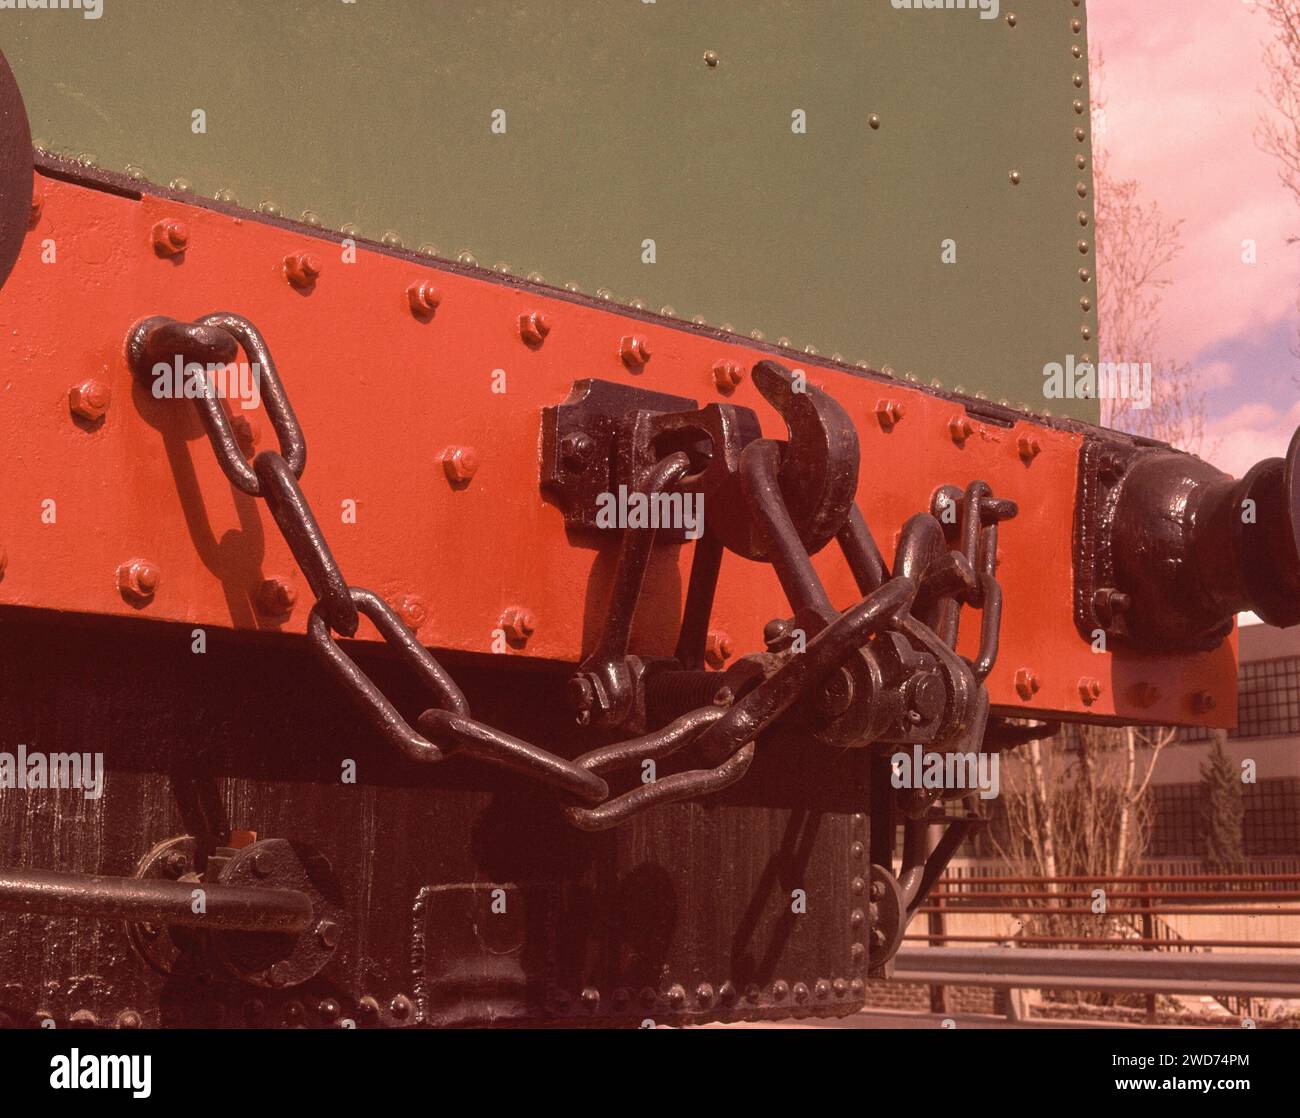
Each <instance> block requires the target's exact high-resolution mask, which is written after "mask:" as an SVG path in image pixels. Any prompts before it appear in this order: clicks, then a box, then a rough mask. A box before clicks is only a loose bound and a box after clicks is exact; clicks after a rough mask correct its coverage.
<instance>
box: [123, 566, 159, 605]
mask: <svg viewBox="0 0 1300 1118" xmlns="http://www.w3.org/2000/svg"><path fill="white" fill-rule="evenodd" d="M161 579H162V572H161V571H160V570H159V569H158V568H157V567H156V566H154V564H152V563H150V562H149V561H148V560H147V559H128V560H127V561H126V562H125V563H123V564H121V565H120V566H119V567H118V568H117V588H118V590H120V591H121V592H122V596H123V597H124V598H127V599H129V600H130V601H134V602H139V603H144V602H150V601H152V600H153V596H154V594H155V593H156V592H157V590H158V583H159V582H160V581H161Z"/></svg>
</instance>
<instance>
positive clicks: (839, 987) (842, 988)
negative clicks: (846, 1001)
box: [831, 978, 849, 998]
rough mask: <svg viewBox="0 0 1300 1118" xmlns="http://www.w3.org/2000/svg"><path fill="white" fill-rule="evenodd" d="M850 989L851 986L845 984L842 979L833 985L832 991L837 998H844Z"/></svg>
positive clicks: (838, 979) (835, 981)
mask: <svg viewBox="0 0 1300 1118" xmlns="http://www.w3.org/2000/svg"><path fill="white" fill-rule="evenodd" d="M848 988H849V984H848V983H847V982H845V981H844V979H842V978H837V979H835V980H834V981H833V982H832V983H831V989H832V990H834V991H835V996H836V997H837V998H842V997H844V995H845V993H846V992H847V991H848Z"/></svg>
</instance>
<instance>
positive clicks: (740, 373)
mask: <svg viewBox="0 0 1300 1118" xmlns="http://www.w3.org/2000/svg"><path fill="white" fill-rule="evenodd" d="M744 379H745V366H744V365H742V364H741V363H740V362H739V361H728V360H725V359H724V360H721V361H715V362H714V363H713V383H714V384H715V385H717V388H718V391H719V392H721V393H722V394H723V395H730V394H731V393H732V392H734V391H735V390H736V388H737V386H738V385H739V384H740V382H741V381H743V380H744Z"/></svg>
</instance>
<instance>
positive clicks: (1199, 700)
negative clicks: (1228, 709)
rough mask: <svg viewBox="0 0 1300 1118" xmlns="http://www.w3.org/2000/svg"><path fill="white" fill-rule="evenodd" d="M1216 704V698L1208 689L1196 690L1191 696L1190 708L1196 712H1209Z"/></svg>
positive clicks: (1217, 703) (1217, 702)
mask: <svg viewBox="0 0 1300 1118" xmlns="http://www.w3.org/2000/svg"><path fill="white" fill-rule="evenodd" d="M1218 705H1219V701H1218V699H1216V698H1215V697H1214V695H1213V694H1211V693H1210V692H1209V691H1197V692H1196V694H1195V695H1193V696H1192V710H1194V711H1195V712H1196V713H1197V714H1209V713H1210V711H1212V710H1213V709H1214V708H1215V707H1217V706H1218Z"/></svg>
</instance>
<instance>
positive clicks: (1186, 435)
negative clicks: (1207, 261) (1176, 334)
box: [1090, 51, 1205, 453]
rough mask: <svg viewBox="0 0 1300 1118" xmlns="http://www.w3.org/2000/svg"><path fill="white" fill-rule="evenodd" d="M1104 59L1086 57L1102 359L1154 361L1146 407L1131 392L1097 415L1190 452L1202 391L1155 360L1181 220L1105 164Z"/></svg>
mask: <svg viewBox="0 0 1300 1118" xmlns="http://www.w3.org/2000/svg"><path fill="white" fill-rule="evenodd" d="M1105 65H1106V64H1105V57H1104V56H1103V55H1102V53H1101V52H1100V51H1095V52H1094V53H1093V56H1092V59H1091V79H1090V80H1091V86H1092V90H1093V121H1094V128H1093V183H1094V195H1093V197H1094V203H1095V204H1094V212H1095V215H1096V232H1095V235H1094V238H1093V239H1094V241H1095V242H1096V246H1097V326H1098V335H1099V336H1098V345H1099V349H1100V353H1099V358H1100V360H1101V361H1104V362H1115V363H1131V362H1137V363H1145V362H1150V364H1151V389H1152V390H1151V406H1150V407H1149V408H1138V407H1134V406H1133V404H1134V401H1133V400H1132V399H1129V398H1122V399H1103V400H1102V401H1101V405H1102V414H1101V420H1102V423H1103V424H1104V425H1106V426H1107V427H1116V428H1119V429H1122V430H1126V431H1130V432H1132V433H1134V434H1138V435H1145V436H1146V437H1148V438H1153V439H1159V440H1160V441H1161V442H1167V443H1171V444H1174V445H1176V446H1179V447H1182V448H1183V449H1185V450H1190V451H1192V452H1193V453H1195V452H1197V451H1199V450H1200V449H1201V444H1202V442H1203V441H1204V437H1205V395H1204V393H1203V392H1201V391H1199V390H1198V388H1197V386H1196V383H1195V380H1194V378H1193V377H1192V374H1191V371H1190V370H1189V368H1188V367H1187V365H1186V364H1184V363H1181V362H1178V361H1174V360H1171V359H1169V358H1159V357H1157V356H1156V352H1157V350H1158V348H1159V336H1160V305H1161V302H1162V300H1163V299H1164V294H1165V289H1166V288H1167V287H1168V286H1169V282H1170V281H1169V279H1168V275H1167V272H1168V268H1169V266H1170V265H1171V264H1172V263H1173V262H1174V261H1175V260H1176V259H1177V258H1178V254H1179V253H1180V252H1181V251H1182V247H1183V245H1182V224H1183V223H1182V221H1181V220H1172V219H1170V218H1168V217H1166V216H1165V214H1164V212H1163V211H1162V210H1161V208H1160V205H1159V203H1157V202H1154V201H1148V200H1146V199H1145V198H1144V197H1143V194H1142V188H1141V185H1140V184H1139V183H1138V181H1137V180H1136V179H1120V178H1118V177H1116V176H1115V174H1114V173H1113V171H1112V169H1111V166H1110V152H1109V150H1108V149H1107V147H1106V142H1105V128H1104V126H1102V127H1099V125H1104V121H1105V114H1106V96H1105V92H1104V88H1103V83H1104V78H1105Z"/></svg>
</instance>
